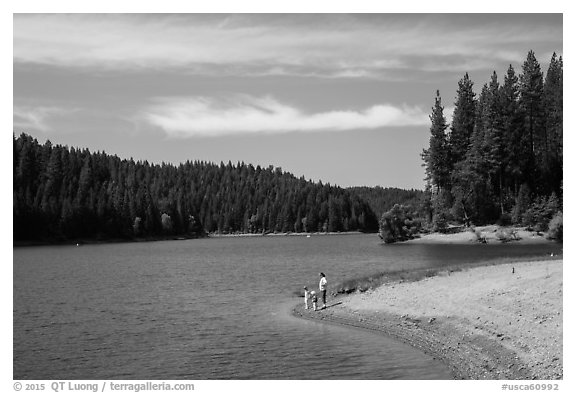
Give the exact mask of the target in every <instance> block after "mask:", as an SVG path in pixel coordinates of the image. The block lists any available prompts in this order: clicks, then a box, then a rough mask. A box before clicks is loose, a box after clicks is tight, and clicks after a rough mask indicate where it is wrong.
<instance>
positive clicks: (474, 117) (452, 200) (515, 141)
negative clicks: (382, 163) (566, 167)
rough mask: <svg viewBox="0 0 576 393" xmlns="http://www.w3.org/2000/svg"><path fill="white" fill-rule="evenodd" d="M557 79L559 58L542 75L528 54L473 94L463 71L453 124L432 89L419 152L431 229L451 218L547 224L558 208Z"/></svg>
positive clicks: (560, 173) (559, 129) (560, 170)
mask: <svg viewBox="0 0 576 393" xmlns="http://www.w3.org/2000/svg"><path fill="white" fill-rule="evenodd" d="M562 84H563V62H562V57H561V56H560V57H558V56H557V55H556V54H554V55H553V56H552V58H551V60H550V66H549V68H548V70H547V72H546V74H545V75H544V73H543V72H542V71H541V69H540V64H539V63H538V61H537V59H536V56H535V55H534V52H532V51H530V52H529V53H528V56H527V58H526V60H525V61H524V63H523V65H522V73H521V74H520V75H517V74H516V71H515V70H514V68H513V67H512V65H510V67H509V68H508V70H507V71H506V73H505V75H504V78H503V80H502V79H499V78H498V75H497V74H496V72H494V73H493V74H492V76H491V78H490V81H489V82H488V83H486V84H484V85H483V86H482V88H481V89H480V93H479V95H478V96H476V93H475V92H474V90H473V85H474V83H473V82H472V80H471V79H470V78H469V76H468V74H466V75H464V77H463V78H462V79H461V80H460V81H459V83H458V91H457V96H456V101H455V103H454V105H455V109H454V114H453V119H452V123H451V124H448V123H447V121H446V118H445V117H444V113H443V110H444V107H443V106H442V101H441V97H440V94H439V93H438V94H437V97H436V100H435V105H434V107H433V109H432V114H431V115H430V119H431V123H432V125H431V128H430V132H431V136H430V145H429V147H428V149H426V150H424V152H423V154H422V158H423V160H424V163H425V167H426V174H427V181H428V190H429V191H430V195H431V201H430V202H431V203H430V206H431V209H432V211H431V214H430V217H432V221H433V226H434V228H435V229H441V228H442V227H445V225H446V222H447V221H449V220H454V221H457V222H462V223H468V224H476V225H477V224H483V223H494V222H497V221H498V222H500V223H503V224H509V223H510V222H512V223H515V224H524V225H536V224H539V225H540V226H541V227H542V228H543V229H544V230H545V229H546V228H545V227H546V226H547V222H548V221H550V219H551V218H552V216H553V215H554V214H555V213H557V212H558V211H560V210H561V209H562V177H563V164H562V159H563V158H562V157H563V148H562V145H563V143H562V135H563V130H562V119H563V101H562V90H563V88H562ZM560 219H561V218H560Z"/></svg>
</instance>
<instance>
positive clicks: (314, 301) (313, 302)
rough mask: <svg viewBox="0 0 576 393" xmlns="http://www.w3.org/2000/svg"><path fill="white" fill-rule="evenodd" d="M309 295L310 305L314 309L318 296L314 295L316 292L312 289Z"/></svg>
mask: <svg viewBox="0 0 576 393" xmlns="http://www.w3.org/2000/svg"><path fill="white" fill-rule="evenodd" d="M310 296H312V306H313V308H314V311H316V310H317V307H318V296H316V292H314V291H312V292H310Z"/></svg>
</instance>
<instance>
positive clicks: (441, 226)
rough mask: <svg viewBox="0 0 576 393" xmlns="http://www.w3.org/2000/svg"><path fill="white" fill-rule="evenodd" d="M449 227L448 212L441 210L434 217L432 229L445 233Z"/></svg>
mask: <svg viewBox="0 0 576 393" xmlns="http://www.w3.org/2000/svg"><path fill="white" fill-rule="evenodd" d="M447 229H448V214H447V213H446V212H444V211H440V212H437V213H435V214H434V217H432V230H433V231H434V232H440V233H445V232H446V230H447Z"/></svg>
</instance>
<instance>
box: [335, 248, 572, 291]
mask: <svg viewBox="0 0 576 393" xmlns="http://www.w3.org/2000/svg"><path fill="white" fill-rule="evenodd" d="M545 259H562V255H554V256H553V257H545V256H532V257H519V258H509V257H504V258H500V259H495V260H491V261H486V262H480V263H473V264H466V263H463V264H458V265H451V266H442V267H436V268H420V269H411V270H408V269H404V270H397V271H388V272H379V273H375V274H370V275H366V276H362V277H357V278H350V279H346V280H344V281H342V282H339V283H336V284H334V285H333V286H331V292H332V295H334V296H336V295H339V294H340V295H341V294H350V293H355V292H366V291H368V290H371V289H375V288H378V287H379V286H381V285H384V284H387V283H391V282H396V283H402V282H414V281H420V280H423V279H426V278H430V277H434V276H439V275H446V274H448V275H450V274H451V273H454V272H459V271H463V270H467V269H470V268H474V267H480V266H492V265H501V264H507V263H514V262H534V261H541V260H545Z"/></svg>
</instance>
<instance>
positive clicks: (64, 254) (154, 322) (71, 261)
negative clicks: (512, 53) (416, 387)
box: [13, 235, 562, 380]
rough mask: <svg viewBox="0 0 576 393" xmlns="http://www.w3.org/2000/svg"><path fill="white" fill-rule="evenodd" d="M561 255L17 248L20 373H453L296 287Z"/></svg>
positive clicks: (270, 246)
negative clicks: (330, 318)
mask: <svg viewBox="0 0 576 393" xmlns="http://www.w3.org/2000/svg"><path fill="white" fill-rule="evenodd" d="M551 252H554V253H555V254H560V253H561V252H562V250H561V247H560V246H559V245H556V244H552V243H551V244H546V245H538V246H532V245H515V244H502V245H480V244H478V245H472V244H470V245H450V246H447V245H429V244H428V245H426V244H398V245H392V246H384V245H382V244H381V242H380V240H379V239H378V238H377V236H375V235H331V236H312V237H310V238H306V237H302V236H269V237H235V238H211V239H199V240H187V241H165V242H149V243H124V244H105V245H85V246H81V247H73V246H50V247H27V248H15V249H14V261H13V264H14V289H13V294H14V364H13V367H14V369H13V371H14V372H13V378H14V379H194V380H198V379H447V378H449V374H448V370H447V369H446V367H445V366H444V365H443V364H441V363H440V362H438V361H436V360H433V359H432V358H431V357H429V356H426V355H424V354H422V353H420V352H419V351H416V350H415V349H412V348H411V347H408V346H406V345H403V344H400V343H397V342H395V341H393V340H391V339H388V338H386V337H383V336H379V335H375V334H372V333H369V332H364V331H362V330H359V329H347V328H341V327H337V326H328V325H323V324H318V323H315V322H310V321H304V320H300V319H296V318H293V317H291V316H289V313H288V311H289V309H290V307H291V306H293V305H294V304H295V303H297V302H300V301H301V298H298V297H296V296H295V294H294V293H295V291H298V290H299V289H300V288H302V286H304V285H306V284H307V285H309V286H311V287H313V288H316V287H317V276H318V272H319V271H323V272H325V273H326V275H327V278H328V281H329V283H330V282H332V283H334V282H336V281H339V280H342V279H345V278H353V277H357V276H362V275H365V274H369V273H375V272H380V271H385V270H398V269H405V268H418V267H427V266H442V265H450V264H455V263H462V262H467V263H476V262H479V261H484V260H490V259H497V258H521V257H524V256H535V255H541V256H547V255H550V253H551Z"/></svg>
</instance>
